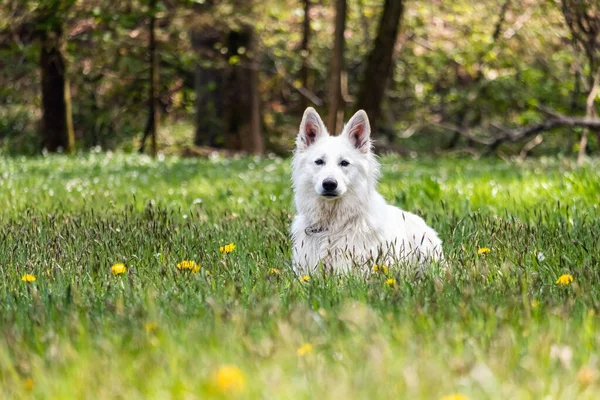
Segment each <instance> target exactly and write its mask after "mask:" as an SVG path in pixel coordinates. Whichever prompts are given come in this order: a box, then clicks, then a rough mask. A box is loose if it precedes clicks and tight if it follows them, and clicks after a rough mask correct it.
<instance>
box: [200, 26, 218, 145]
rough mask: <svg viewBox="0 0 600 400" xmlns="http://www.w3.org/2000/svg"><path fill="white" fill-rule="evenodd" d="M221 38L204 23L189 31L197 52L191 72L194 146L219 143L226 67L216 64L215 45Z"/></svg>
mask: <svg viewBox="0 0 600 400" xmlns="http://www.w3.org/2000/svg"><path fill="white" fill-rule="evenodd" d="M221 40H222V34H221V33H220V32H218V31H217V30H216V29H213V28H210V27H203V28H202V29H200V30H194V31H193V32H192V46H193V47H194V49H195V50H196V53H197V54H198V58H199V60H198V64H197V65H196V72H195V75H194V86H195V90H196V116H195V122H196V124H195V125H196V133H195V137H194V143H195V144H196V145H197V146H210V147H218V146H223V144H224V143H223V142H221V143H219V136H221V135H223V133H224V130H225V127H224V124H223V114H224V84H225V68H224V67H221V68H219V67H218V66H215V65H214V64H216V63H218V61H219V59H220V58H222V56H221V55H220V54H217V53H216V51H215V45H216V44H217V43H219V42H220V41H221Z"/></svg>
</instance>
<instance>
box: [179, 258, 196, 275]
mask: <svg viewBox="0 0 600 400" xmlns="http://www.w3.org/2000/svg"><path fill="white" fill-rule="evenodd" d="M200 268H202V267H200V266H199V265H198V264H196V262H195V261H191V260H184V261H182V262H180V263H179V264H177V269H178V270H180V271H192V272H193V273H196V272H199V271H200Z"/></svg>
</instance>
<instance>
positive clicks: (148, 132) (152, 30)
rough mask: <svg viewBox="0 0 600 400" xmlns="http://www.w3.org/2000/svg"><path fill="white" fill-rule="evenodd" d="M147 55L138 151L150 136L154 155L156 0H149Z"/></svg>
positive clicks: (156, 127) (156, 98)
mask: <svg viewBox="0 0 600 400" xmlns="http://www.w3.org/2000/svg"><path fill="white" fill-rule="evenodd" d="M148 33H149V41H148V55H149V57H150V91H149V93H148V120H147V122H146V128H145V129H144V137H143V138H142V143H141V145H140V153H143V152H144V147H145V144H146V138H147V137H148V136H150V140H151V148H152V157H156V153H157V144H156V133H157V130H158V55H157V52H156V0H150V24H149V25H148Z"/></svg>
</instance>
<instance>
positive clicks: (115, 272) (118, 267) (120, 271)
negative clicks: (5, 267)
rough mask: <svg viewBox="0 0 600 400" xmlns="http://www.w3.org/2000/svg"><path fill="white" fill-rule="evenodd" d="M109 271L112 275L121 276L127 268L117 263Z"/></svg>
mask: <svg viewBox="0 0 600 400" xmlns="http://www.w3.org/2000/svg"><path fill="white" fill-rule="evenodd" d="M110 270H111V271H112V273H113V275H121V274H123V273H125V271H127V268H126V267H125V265H124V264H121V263H119V264H115V265H113V266H112V267H110Z"/></svg>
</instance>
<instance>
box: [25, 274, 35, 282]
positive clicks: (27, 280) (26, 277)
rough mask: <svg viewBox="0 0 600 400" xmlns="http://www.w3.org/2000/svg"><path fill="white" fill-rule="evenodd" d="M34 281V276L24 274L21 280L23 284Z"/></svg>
mask: <svg viewBox="0 0 600 400" xmlns="http://www.w3.org/2000/svg"><path fill="white" fill-rule="evenodd" d="M35 279H36V278H35V276H34V275H31V274H25V275H23V277H22V278H21V280H22V281H23V282H27V283H30V282H35Z"/></svg>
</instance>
